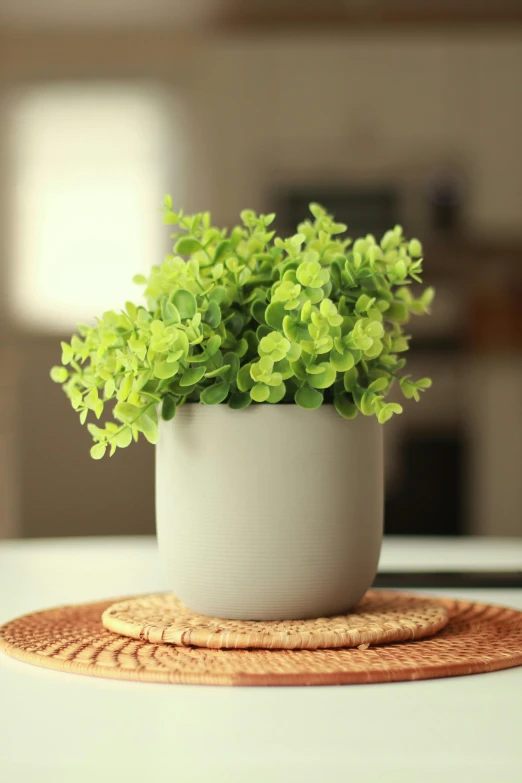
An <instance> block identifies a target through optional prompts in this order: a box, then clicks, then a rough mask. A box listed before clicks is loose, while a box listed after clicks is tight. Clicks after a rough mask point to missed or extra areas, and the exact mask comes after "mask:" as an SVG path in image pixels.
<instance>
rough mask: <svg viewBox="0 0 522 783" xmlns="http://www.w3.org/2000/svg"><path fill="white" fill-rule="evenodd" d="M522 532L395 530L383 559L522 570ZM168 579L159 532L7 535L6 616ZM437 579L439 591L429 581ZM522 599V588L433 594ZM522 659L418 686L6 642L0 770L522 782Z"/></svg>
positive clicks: (34, 777)
mask: <svg viewBox="0 0 522 783" xmlns="http://www.w3.org/2000/svg"><path fill="white" fill-rule="evenodd" d="M521 563H522V541H520V540H507V539H504V540H492V539H482V540H479V539H475V540H458V541H448V540H442V541H441V540H436V539H431V540H430V539H428V540H423V541H421V540H420V539H409V540H405V539H395V540H393V539H389V540H386V541H385V544H384V549H383V554H382V558H381V567H382V568H383V569H386V570H392V569H396V570H400V569H408V568H409V569H411V570H418V569H421V568H437V569H441V568H442V569H444V568H446V569H448V570H450V569H452V568H459V567H462V568H476V569H481V568H482V569H487V568H491V569H499V568H506V569H509V568H520V564H521ZM162 589H165V586H164V584H163V582H162V577H161V573H160V569H159V566H158V558H157V551H156V545H155V542H154V540H153V539H151V538H120V539H115V538H108V539H68V540H50V541H26V542H18V541H8V542H1V543H0V623H2V622H5V621H6V620H9V619H11V618H13V617H15V616H17V615H19V614H23V613H26V612H30V611H34V610H37V609H41V608H44V607H48V606H52V605H56V604H64V603H72V602H83V601H90V600H97V599H104V598H111V597H120V596H122V595H126V594H133V593H140V592H151V591H157V590H162ZM424 592H429V591H424ZM450 593H451V595H453V596H456V597H462V598H473V599H476V600H484V601H489V602H491V603H502V604H506V605H510V606H513V607H516V608H518V609H522V590H460V591H455V590H453V591H449V592H448V591H446V592H444V591H439V594H450ZM521 735H522V667H520V668H518V669H512V670H506V671H501V672H494V673H491V674H481V675H476V676H472V677H458V678H452V679H446V680H431V681H422V682H411V683H391V684H379V685H362V686H351V687H350V686H344V687H331V686H330V687H308V688H305V687H303V688H229V687H207V686H205V687H204V686H189V685H157V684H148V683H147V684H146V683H132V682H119V681H113V680H102V679H95V678H89V677H81V676H78V675H72V674H65V673H59V672H53V671H48V670H46V669H39V668H37V667H34V666H30V665H27V664H23V663H20V662H18V661H14V660H12V659H10V658H8V657H7V656H5V655H2V654H0V780H1V781H2V783H4V781H5V783H33V781H34V782H35V783H36V781H38V783H87V782H89V783H91V782H92V781H96V783H105V781H111V783H113V782H114V783H120V781H121V783H137V781H140V783H141V782H142V781H144V780H146V781H148V782H150V783H154V781H169V783H170V782H171V781H176V780H178V781H183V783H192V781H198V783H199V781H201V782H202V783H221V781H226V783H235V782H236V781H241V783H243V781H245V783H258V782H259V783H260V782H261V781H263V783H264V781H269V783H279V782H281V783H283V782H284V783H294V781H295V782H296V783H308V782H309V781H310V782H311V781H313V782H314V783H324V782H325V781H328V780H333V779H334V778H335V779H336V780H338V781H341V782H342V783H344V781H353V780H360V781H362V782H363V783H393V782H394V781H401V783H404V782H406V783H409V782H410V781H411V782H412V783H413V782H414V783H435V781H437V782H438V781H444V783H452V782H453V781H459V783H461V782H464V783H467V781H470V783H471V782H472V783H482V781H484V783H485V782H486V781H487V783H515V782H516V783H520V781H522V744H521V742H520V736H521Z"/></svg>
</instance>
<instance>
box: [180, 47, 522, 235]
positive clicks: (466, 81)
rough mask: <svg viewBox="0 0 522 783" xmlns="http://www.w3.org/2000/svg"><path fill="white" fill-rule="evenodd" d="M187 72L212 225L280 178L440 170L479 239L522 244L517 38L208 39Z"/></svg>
mask: <svg viewBox="0 0 522 783" xmlns="http://www.w3.org/2000/svg"><path fill="white" fill-rule="evenodd" d="M190 71H191V94H190V100H191V101H193V102H194V105H195V106H197V111H198V118H199V121H200V123H201V124H202V126H203V128H204V129H205V130H204V132H203V131H201V132H200V136H199V138H198V142H199V143H200V145H201V149H200V153H201V155H202V158H203V160H206V161H207V163H206V165H207V166H208V167H209V168H210V169H211V171H210V172H209V173H208V175H207V178H206V181H205V186H206V189H205V190H204V191H203V192H201V193H196V192H195V193H194V205H195V206H196V204H197V206H200V207H202V206H203V205H206V204H208V203H210V204H211V205H212V207H213V208H214V210H215V211H216V212H217V213H218V215H216V216H219V218H220V219H221V218H223V219H226V220H228V219H230V218H231V217H233V216H234V215H235V214H236V213H237V212H238V211H239V210H240V209H241V208H243V207H244V205H245V203H251V204H253V206H255V207H261V206H264V205H265V204H266V196H268V195H269V193H270V185H271V182H272V179H273V178H274V177H277V176H279V177H281V176H285V177H287V176H290V177H293V178H299V177H308V176H313V175H316V176H317V177H318V178H320V177H321V172H325V171H326V172H327V175H328V176H329V177H330V175H333V176H336V174H337V176H339V174H340V173H342V172H343V171H349V172H351V171H357V170H359V169H362V168H363V167H364V168H365V169H366V168H368V167H370V166H371V161H372V160H373V161H376V164H375V165H377V166H378V167H379V168H380V169H381V170H383V169H386V168H387V167H389V168H390V169H391V170H393V169H395V167H396V166H399V167H403V168H404V169H409V168H411V167H413V166H415V164H420V165H426V164H427V163H428V164H429V163H430V162H431V161H433V162H435V163H436V162H438V161H440V160H447V159H449V160H450V161H457V162H458V163H462V165H463V166H464V168H465V171H466V172H468V173H469V178H470V183H471V185H472V189H471V191H470V197H471V202H470V220H471V222H472V224H473V226H474V227H475V228H476V230H477V231H480V232H481V233H490V232H494V231H495V232H496V231H506V232H509V233H518V234H520V231H521V229H520V216H521V206H522V155H520V139H521V138H522V101H521V100H520V88H521V81H520V74H522V34H521V33H514V34H513V35H509V34H496V35H495V34H494V33H493V34H491V36H488V37H484V35H480V36H479V35H477V36H473V35H471V34H470V35H456V34H454V35H448V34H447V33H444V32H440V33H438V34H434V35H423V34H420V33H417V34H414V33H409V34H406V33H405V34H402V35H393V37H391V36H390V37H387V36H384V35H376V36H370V35H365V34H361V35H360V36H357V37H355V36H354V37H346V38H344V37H342V36H339V37H337V38H332V39H324V40H319V41H312V40H309V41H306V40H301V39H287V40H285V39H276V40H272V41H268V40H264V39H257V40H256V39H253V40H250V41H243V42H240V41H229V42H216V43H214V44H213V45H212V46H208V47H205V48H204V49H203V50H202V51H201V52H200V53H198V56H197V58H196V62H195V63H193V64H192V67H191V69H190ZM323 176H324V175H323ZM198 180H199V178H198ZM267 206H268V205H267Z"/></svg>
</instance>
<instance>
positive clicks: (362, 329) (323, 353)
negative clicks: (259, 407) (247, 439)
mask: <svg viewBox="0 0 522 783" xmlns="http://www.w3.org/2000/svg"><path fill="white" fill-rule="evenodd" d="M310 211H311V213H312V216H313V220H306V221H305V222H303V223H301V224H300V225H299V226H298V229H297V233H296V234H295V235H294V236H292V237H290V238H288V239H282V238H280V237H277V236H275V232H274V231H272V230H270V225H271V224H272V222H273V220H274V218H275V215H273V214H272V215H256V214H255V213H254V212H252V211H251V210H245V211H243V212H242V213H241V221H242V225H238V226H236V227H234V228H233V229H232V231H230V232H228V231H227V230H226V229H218V228H215V227H214V226H212V224H211V220H210V215H209V213H208V212H205V213H200V214H197V215H190V216H188V215H184V214H183V212H179V213H175V212H174V211H173V210H172V202H171V199H170V197H168V196H167V197H166V198H165V201H164V218H163V219H164V222H165V223H166V224H168V225H171V226H174V227H175V233H174V234H173V235H172V236H173V239H174V252H173V254H172V255H168V256H167V257H166V258H165V260H164V261H163V263H162V264H161V265H159V266H155V267H153V268H152V270H151V272H150V274H149V276H148V278H145V277H144V276H142V275H137V276H136V277H135V278H134V279H135V282H136V283H138V284H140V285H143V286H145V298H146V303H147V305H146V306H141V305H135V304H133V303H132V302H127V304H126V306H125V310H124V311H122V312H120V313H116V312H114V311H108V312H106V313H104V314H103V316H102V317H101V318H99V319H97V323H96V325H95V326H87V325H82V324H79V325H78V334H75V335H73V337H72V339H71V342H70V343H65V342H64V343H62V366H59V367H53V368H52V370H51V378H52V380H53V381H55V382H56V383H60V384H62V386H63V389H64V391H65V393H66V394H67V396H68V397H69V399H70V401H71V403H72V406H73V408H74V409H75V410H77V411H78V413H79V416H80V420H81V422H82V424H84V423H85V422H86V421H87V418H88V417H89V416H91V418H92V416H94V417H95V419H97V420H99V419H100V418H101V417H102V414H103V412H104V409H105V406H106V405H107V404H108V403H112V404H113V408H112V416H113V419H112V420H109V421H107V422H106V423H105V424H104V425H103V426H102V425H101V424H99V425H98V424H95V423H94V422H90V423H88V424H87V426H88V429H89V432H90V433H91V435H92V437H93V439H94V441H95V445H94V446H93V448H92V449H91V455H92V456H93V457H94V459H100V458H101V457H103V455H104V454H105V452H106V450H107V448H109V449H110V454H111V455H112V454H113V453H114V451H115V450H116V448H118V447H119V448H125V447H126V446H128V445H129V444H130V443H131V441H132V440H137V439H138V437H139V434H140V433H142V434H143V435H144V436H145V438H146V439H147V440H148V441H149V442H151V443H156V441H157V432H158V412H159V410H160V409H161V415H162V417H163V418H164V419H165V420H169V419H172V418H173V417H174V416H175V414H176V410H177V408H178V407H179V406H180V405H182V404H183V403H185V402H187V401H188V402H200V403H203V404H205V405H217V404H219V403H224V402H227V403H228V405H229V406H230V407H231V408H236V409H240V408H245V407H247V406H248V405H250V404H252V403H272V404H275V403H286V402H295V403H296V404H297V405H300V406H301V407H302V408H307V409H314V408H317V407H319V406H320V405H322V404H323V403H325V402H329V403H333V404H334V405H335V408H336V410H337V411H338V413H339V414H340V415H341V416H344V417H345V418H348V419H352V418H354V417H355V416H357V415H358V413H362V414H363V415H365V416H371V415H375V416H377V418H378V420H379V422H381V423H384V422H385V421H387V420H388V419H389V418H390V417H391V416H392V415H393V414H394V413H400V412H401V411H402V408H401V406H400V405H398V404H397V403H394V402H386V398H387V396H388V394H389V392H390V389H391V387H392V385H393V383H394V381H395V380H398V381H399V384H400V388H401V390H402V393H403V395H404V396H405V397H406V398H408V399H411V398H413V399H415V400H418V399H419V395H420V392H421V391H423V390H424V389H426V388H428V387H429V386H430V385H431V381H430V380H429V379H428V378H423V379H421V380H418V381H414V380H412V379H411V378H410V376H408V375H402V374H401V371H402V370H403V368H404V365H405V359H404V358H402V356H401V354H402V353H403V352H405V351H407V350H408V337H407V335H405V334H404V331H403V327H404V324H406V323H407V322H408V320H409V318H410V315H411V314H412V313H413V314H415V315H422V314H423V313H426V312H428V310H429V306H430V304H431V301H432V299H433V295H434V292H433V289H431V288H427V289H425V290H424V291H423V293H422V294H421V295H420V296H419V297H418V298H416V297H414V296H413V295H412V293H411V288H410V287H409V285H410V283H411V281H412V280H413V281H416V282H421V280H420V275H421V269H422V257H421V256H422V247H421V244H420V242H419V241H418V240H417V239H412V240H410V241H409V242H408V241H407V240H406V239H405V238H404V237H403V233H402V229H401V227H400V226H396V227H395V228H394V229H392V230H390V231H387V232H386V234H385V235H384V236H383V237H382V239H381V241H380V242H377V241H376V239H375V238H374V237H373V236H371V235H368V236H366V237H364V238H360V239H357V240H356V241H355V242H353V243H352V240H351V239H349V238H347V237H346V236H345V235H344V232H345V231H346V226H345V225H343V224H342V223H336V222H335V221H334V220H333V218H332V217H331V216H330V215H328V214H327V213H326V212H325V210H324V209H323V208H322V207H320V206H319V205H318V204H311V205H310ZM181 256H187V257H188V258H186V259H184V258H182V257H181Z"/></svg>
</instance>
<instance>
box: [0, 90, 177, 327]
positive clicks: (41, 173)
mask: <svg viewBox="0 0 522 783" xmlns="http://www.w3.org/2000/svg"><path fill="white" fill-rule="evenodd" d="M173 108H174V107H173V106H172V105H171V103H170V99H169V95H168V94H167V93H165V92H163V91H162V90H160V89H156V88H155V87H154V86H152V87H151V86H150V85H146V84H142V83H139V84H130V83H128V82H126V83H113V82H111V83H90V82H80V83H60V84H44V85H39V86H34V87H31V88H30V89H28V90H26V91H24V92H23V93H21V94H19V95H18V96H17V97H16V98H15V100H13V102H12V103H11V119H12V123H11V136H10V139H11V161H12V165H13V169H12V176H13V178H12V184H13V188H14V214H13V220H12V223H11V226H12V241H13V245H12V248H13V256H12V258H13V265H12V269H11V274H10V276H9V288H10V291H9V294H10V296H9V301H10V304H11V308H12V315H13V317H14V318H15V319H16V320H17V321H18V322H19V323H23V324H25V325H26V326H30V327H33V328H34V327H36V328H39V329H45V330H47V331H63V330H64V329H70V328H71V327H72V326H73V325H74V324H75V323H76V322H77V321H89V320H92V317H93V315H96V314H97V313H99V312H101V311H104V310H107V309H114V308H117V307H119V306H122V305H123V303H124V302H125V301H126V300H127V299H129V298H134V299H135V298H136V296H137V294H138V289H137V288H136V286H134V285H133V283H132V276H133V275H134V274H135V273H137V272H143V271H146V269H147V268H148V266H150V265H151V264H152V263H158V262H159V261H161V259H162V257H163V255H164V252H165V247H166V240H167V239H168V235H167V234H166V232H165V229H164V228H163V227H162V222H161V213H160V207H161V202H162V198H163V194H164V193H165V192H172V194H173V197H174V201H175V202H176V203H179V202H180V200H181V196H182V194H181V193H180V192H178V191H177V190H176V188H179V182H180V177H181V172H180V161H181V157H182V155H181V153H182V143H181V134H180V130H179V128H178V127H177V126H178V123H177V122H176V113H175V111H173Z"/></svg>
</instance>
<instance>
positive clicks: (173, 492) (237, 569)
mask: <svg viewBox="0 0 522 783" xmlns="http://www.w3.org/2000/svg"><path fill="white" fill-rule="evenodd" d="M382 463H383V456H382V427H381V425H380V424H379V423H378V422H377V420H376V419H375V417H369V418H366V417H362V416H359V417H358V418H357V419H355V420H354V421H347V420H345V419H343V418H341V417H340V416H339V415H338V414H337V413H336V411H335V410H334V408H333V406H330V405H323V406H322V407H321V408H318V409H316V410H313V411H306V410H303V409H302V408H299V407H297V406H295V405H269V404H265V405H252V406H250V407H249V408H247V409H245V410H240V411H236V410H231V409H230V408H228V406H226V405H215V406H212V407H207V406H205V405H201V404H193V405H190V404H187V405H183V406H182V407H181V408H180V409H179V410H178V412H177V414H176V417H175V418H174V419H173V420H172V421H170V422H163V421H162V422H161V425H160V433H159V442H158V445H157V448H156V517H157V531H158V541H159V549H160V555H161V558H162V561H163V563H164V567H165V569H166V575H167V580H168V582H167V583H168V585H169V586H170V588H171V589H172V591H173V592H174V593H175V594H176V595H177V596H178V598H180V600H181V601H182V602H183V603H184V604H185V605H186V606H188V607H189V608H190V609H192V610H193V611H195V612H199V613H201V614H205V615H210V616H214V617H226V618H232V619H243V620H247V619H248V620H283V619H302V618H307V617H323V616H328V615H332V614H338V613H342V612H346V611H348V610H349V609H350V608H351V607H353V606H354V605H355V604H356V603H357V602H358V601H359V600H360V599H361V598H362V596H363V595H364V593H365V592H366V590H367V589H368V588H369V587H370V585H371V584H372V582H373V579H374V577H375V573H376V570H377V563H378V560H379V552H380V547H381V539H382V526H383V464H382Z"/></svg>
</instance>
